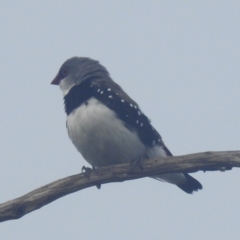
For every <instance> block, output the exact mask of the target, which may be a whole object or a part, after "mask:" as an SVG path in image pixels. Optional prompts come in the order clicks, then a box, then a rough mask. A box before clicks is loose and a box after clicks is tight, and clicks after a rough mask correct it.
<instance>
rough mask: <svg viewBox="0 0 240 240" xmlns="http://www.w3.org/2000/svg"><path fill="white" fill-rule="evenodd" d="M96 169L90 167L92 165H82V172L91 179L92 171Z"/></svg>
mask: <svg viewBox="0 0 240 240" xmlns="http://www.w3.org/2000/svg"><path fill="white" fill-rule="evenodd" d="M92 170H94V168H90V167H85V166H83V167H82V173H84V175H85V176H86V177H87V178H88V179H89V178H90V172H91V171H92Z"/></svg>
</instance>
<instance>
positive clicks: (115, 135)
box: [67, 98, 146, 167]
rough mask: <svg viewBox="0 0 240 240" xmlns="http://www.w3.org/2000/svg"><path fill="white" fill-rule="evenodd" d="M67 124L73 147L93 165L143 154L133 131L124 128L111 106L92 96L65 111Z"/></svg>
mask: <svg viewBox="0 0 240 240" xmlns="http://www.w3.org/2000/svg"><path fill="white" fill-rule="evenodd" d="M67 128H68V134H69V137H70V139H71V140H72V142H73V144H74V145H75V147H76V148H77V149H78V151H79V152H80V153H81V154H82V155H83V157H84V158H85V159H86V160H87V161H88V162H89V163H90V164H91V165H94V166H96V167H100V166H107V165H112V164H119V163H124V162H129V161H131V160H134V159H137V158H140V157H144V153H145V151H146V148H145V146H144V145H143V144H142V142H141V141H140V139H139V137H138V135H137V133H136V132H134V131H131V130H129V129H128V128H126V127H125V125H124V123H123V122H122V121H121V120H120V119H119V118H117V115H116V114H115V112H114V111H113V110H111V109H109V108H108V107H106V106H105V105H104V104H102V103H101V102H100V101H98V100H97V99H95V98H91V99H89V100H88V101H86V102H84V103H83V104H81V105H80V106H79V107H78V108H76V109H75V110H74V111H73V112H72V113H70V114H69V115H68V118H67Z"/></svg>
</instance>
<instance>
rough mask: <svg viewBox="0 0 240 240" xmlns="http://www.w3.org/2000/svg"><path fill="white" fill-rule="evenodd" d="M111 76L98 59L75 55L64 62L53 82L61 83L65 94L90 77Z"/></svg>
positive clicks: (55, 83)
mask: <svg viewBox="0 0 240 240" xmlns="http://www.w3.org/2000/svg"><path fill="white" fill-rule="evenodd" d="M103 75H105V76H109V73H108V71H107V70H106V68H105V67H103V66H102V65H101V64H100V63H99V62H98V61H96V60H93V59H91V58H86V57H73V58H70V59H68V60H67V61H65V62H64V63H63V65H62V66H61V68H60V69H59V72H58V74H57V76H56V77H55V78H54V79H53V81H52V82H51V84H54V85H59V86H60V88H61V90H62V92H63V95H64V96H65V95H66V94H67V93H68V92H69V90H70V89H71V88H72V87H73V86H75V85H78V84H81V83H82V82H83V81H84V80H86V79H89V78H90V77H94V76H95V77H101V76H103Z"/></svg>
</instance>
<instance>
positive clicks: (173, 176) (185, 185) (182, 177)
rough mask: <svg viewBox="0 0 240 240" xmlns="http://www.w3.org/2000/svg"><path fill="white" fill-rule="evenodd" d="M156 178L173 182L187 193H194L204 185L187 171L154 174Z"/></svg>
mask: <svg viewBox="0 0 240 240" xmlns="http://www.w3.org/2000/svg"><path fill="white" fill-rule="evenodd" d="M153 178H154V179H156V180H159V181H164V182H168V183H172V184H174V185H176V186H178V187H179V188H181V189H182V190H183V191H184V192H186V193H193V192H194V191H198V190H200V189H202V185H201V183H200V182H198V181H197V180H196V179H195V178H193V177H192V176H190V175H189V174H187V173H169V174H161V175H156V176H153Z"/></svg>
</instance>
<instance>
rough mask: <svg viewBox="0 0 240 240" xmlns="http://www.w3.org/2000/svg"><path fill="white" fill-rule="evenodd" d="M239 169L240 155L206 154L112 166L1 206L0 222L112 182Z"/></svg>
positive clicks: (232, 153) (78, 176) (69, 178)
mask: <svg viewBox="0 0 240 240" xmlns="http://www.w3.org/2000/svg"><path fill="white" fill-rule="evenodd" d="M233 167H240V151H227V152H205V153H197V154H190V155H184V156H177V157H168V158H159V159H151V160H143V161H142V162H141V163H140V164H139V165H136V167H134V168H132V167H131V164H129V163H127V164H121V165H113V166H109V167H104V168H99V169H96V170H93V171H90V172H89V174H87V173H81V174H77V175H73V176H70V177H66V178H63V179H60V180H57V181H55V182H52V183H50V184H47V185H45V186H43V187H40V188H38V189H36V190H34V191H31V192H29V193H27V194H25V195H23V196H22V197H19V198H16V199H13V200H10V201H7V202H5V203H2V204H0V222H3V221H7V220H12V219H18V218H21V217H22V216H24V215H26V214H28V213H30V212H32V211H34V210H37V209H39V208H41V207H43V206H45V205H47V204H49V203H51V202H53V201H55V200H57V199H58V198H60V197H63V196H65V195H67V194H70V193H73V192H76V191H79V190H82V189H84V188H88V187H92V186H99V185H100V184H105V183H110V182H123V181H127V180H132V179H137V178H143V177H147V176H151V175H155V174H162V173H173V172H185V173H191V172H197V171H201V170H202V171H225V170H231V169H232V168H233Z"/></svg>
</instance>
